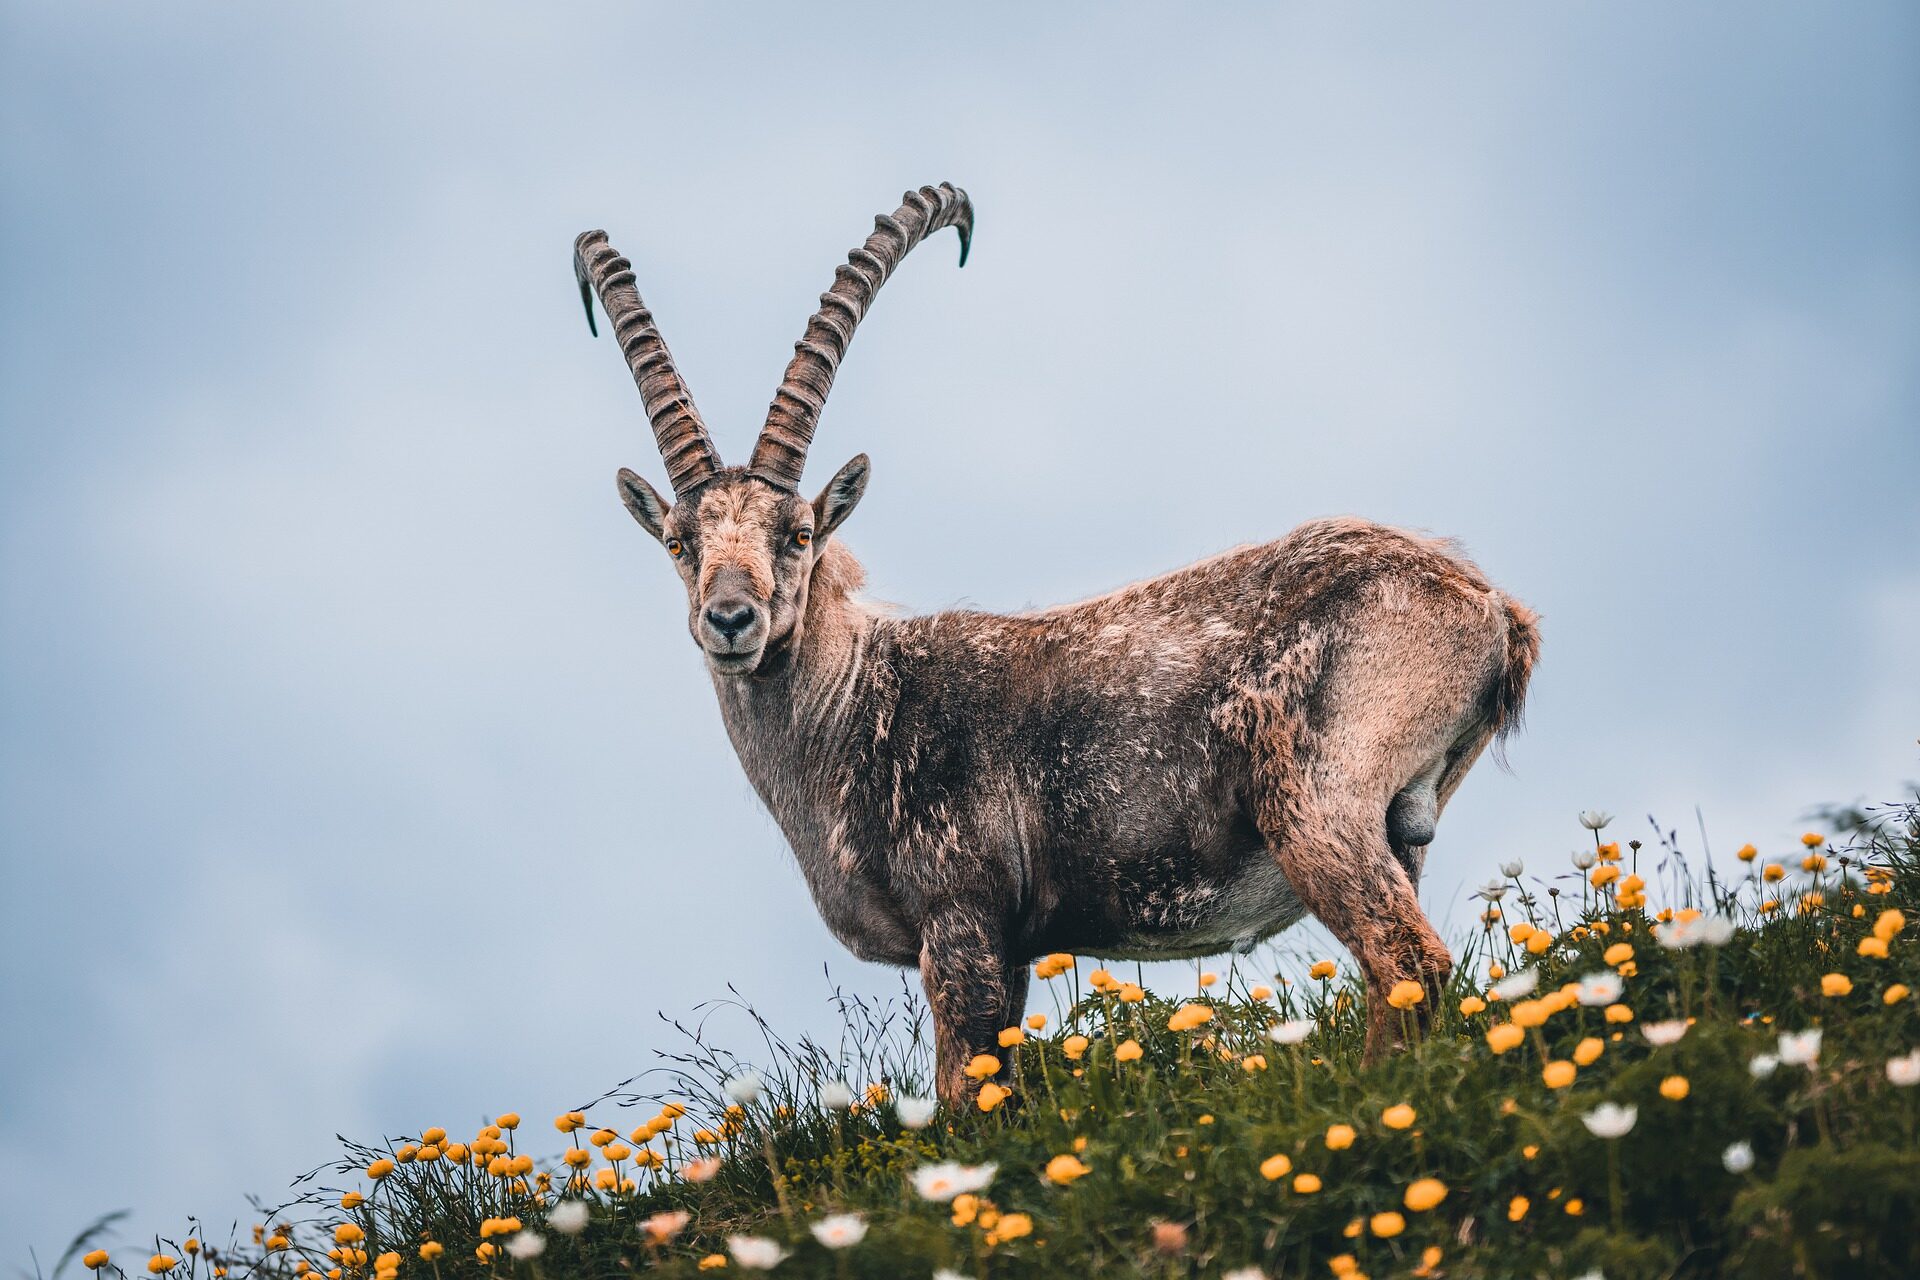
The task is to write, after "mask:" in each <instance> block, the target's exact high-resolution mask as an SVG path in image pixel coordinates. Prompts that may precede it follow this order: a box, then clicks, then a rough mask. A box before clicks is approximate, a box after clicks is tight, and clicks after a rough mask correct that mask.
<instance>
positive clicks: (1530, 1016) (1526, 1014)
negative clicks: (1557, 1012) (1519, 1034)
mask: <svg viewBox="0 0 1920 1280" xmlns="http://www.w3.org/2000/svg"><path fill="white" fill-rule="evenodd" d="M1507 1016H1509V1017H1511V1018H1512V1019H1513V1020H1514V1021H1515V1022H1516V1023H1518V1024H1519V1025H1521V1026H1523V1027H1540V1026H1545V1025H1546V1021H1547V1019H1548V1018H1550V1017H1552V1016H1553V1008H1552V1006H1551V1005H1549V1004H1547V1003H1546V1001H1544V1000H1522V1001H1521V1002H1520V1003H1519V1004H1516V1005H1515V1006H1513V1009H1512V1010H1511V1011H1510V1012H1509V1013H1508V1015H1507Z"/></svg>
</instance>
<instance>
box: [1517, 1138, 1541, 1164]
mask: <svg viewBox="0 0 1920 1280" xmlns="http://www.w3.org/2000/svg"><path fill="white" fill-rule="evenodd" d="M1520 1154H1521V1155H1522V1156H1524V1157H1525V1158H1527V1159H1528V1160H1531V1159H1533V1158H1534V1157H1535V1156H1537V1155H1539V1154H1540V1144H1539V1143H1537V1142H1529V1143H1528V1144H1527V1145H1526V1146H1524V1147H1522V1148H1520Z"/></svg>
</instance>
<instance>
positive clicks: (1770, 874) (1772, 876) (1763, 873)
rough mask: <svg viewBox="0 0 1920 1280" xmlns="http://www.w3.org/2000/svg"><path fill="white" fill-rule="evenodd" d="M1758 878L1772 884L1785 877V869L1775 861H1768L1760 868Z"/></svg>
mask: <svg viewBox="0 0 1920 1280" xmlns="http://www.w3.org/2000/svg"><path fill="white" fill-rule="evenodd" d="M1760 878H1761V879H1762V880H1765V881H1766V882H1767V883H1768V884H1774V883H1777V882H1778V881H1781V880H1785V879H1786V878H1787V869H1786V868H1785V867H1783V866H1781V865H1780V864H1779V863H1777V862H1769V863H1768V864H1767V865H1766V866H1764V867H1762V868H1761V869H1760Z"/></svg>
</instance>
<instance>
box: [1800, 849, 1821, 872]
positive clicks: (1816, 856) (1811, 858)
mask: <svg viewBox="0 0 1920 1280" xmlns="http://www.w3.org/2000/svg"><path fill="white" fill-rule="evenodd" d="M1800 869H1801V870H1802V871H1813V872H1821V871H1825V870H1826V869H1827V856H1826V855H1825V854H1823V853H1810V854H1808V855H1807V856H1806V857H1804V858H1802V859H1800Z"/></svg>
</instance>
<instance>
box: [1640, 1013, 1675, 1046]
mask: <svg viewBox="0 0 1920 1280" xmlns="http://www.w3.org/2000/svg"><path fill="white" fill-rule="evenodd" d="M1640 1034H1641V1035H1643V1036H1645V1037H1646V1038H1647V1043H1648V1044H1650V1045H1653V1046H1654V1047H1655V1048H1660V1047H1662V1046H1665V1045H1670V1044H1672V1043H1674V1042H1675V1041H1677V1040H1678V1039H1680V1037H1681V1036H1684V1035H1686V1034H1687V1021H1686V1019H1685V1018H1671V1019H1668V1020H1667V1021H1665V1022H1643V1023H1641V1024H1640Z"/></svg>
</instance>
